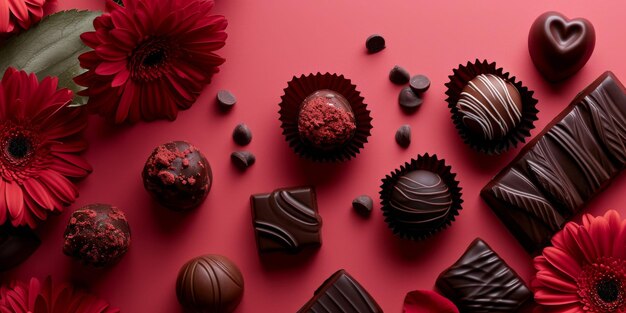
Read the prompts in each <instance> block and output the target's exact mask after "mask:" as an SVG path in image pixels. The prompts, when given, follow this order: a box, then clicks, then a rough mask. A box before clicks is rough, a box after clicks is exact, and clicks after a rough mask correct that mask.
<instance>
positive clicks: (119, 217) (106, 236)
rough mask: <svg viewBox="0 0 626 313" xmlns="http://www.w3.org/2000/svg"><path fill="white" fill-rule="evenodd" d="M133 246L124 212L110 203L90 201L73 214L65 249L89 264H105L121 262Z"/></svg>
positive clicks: (64, 250) (67, 253)
mask: <svg viewBox="0 0 626 313" xmlns="http://www.w3.org/2000/svg"><path fill="white" fill-rule="evenodd" d="M129 245H130V227H129V226H128V222H127V221H126V216H124V212H122V211H121V210H120V209H118V208H117V207H114V206H111V205H108V204H90V205H87V206H85V207H82V208H80V209H78V210H76V211H74V213H72V216H71V217H70V221H69V224H68V225H67V228H66V229H65V242H64V244H63V252H64V253H65V254H66V255H69V256H71V257H75V258H77V259H80V260H81V261H83V263H85V264H91V265H94V266H105V265H109V264H112V263H115V262H116V261H118V260H119V259H120V258H121V257H122V256H123V255H124V253H126V251H127V250H128V246H129Z"/></svg>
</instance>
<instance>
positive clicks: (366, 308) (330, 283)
mask: <svg viewBox="0 0 626 313" xmlns="http://www.w3.org/2000/svg"><path fill="white" fill-rule="evenodd" d="M369 312H371V313H382V312H383V310H382V309H381V308H380V306H379V305H378V303H376V301H375V300H374V298H372V296H371V295H370V294H369V293H368V292H367V291H366V290H365V289H364V288H363V286H361V284H359V283H358V282H357V281H356V280H355V279H354V278H353V277H352V276H350V274H348V272H346V271H345V270H343V269H341V270H339V271H337V272H335V273H334V274H333V275H332V276H330V278H328V279H327V280H326V281H324V283H322V285H321V286H320V287H319V288H317V290H315V293H314V295H313V298H311V300H309V302H307V303H306V304H305V305H304V306H303V307H302V308H301V309H300V310H298V312H297V313H369Z"/></svg>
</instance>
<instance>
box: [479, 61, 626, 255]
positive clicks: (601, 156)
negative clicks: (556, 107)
mask: <svg viewBox="0 0 626 313" xmlns="http://www.w3.org/2000/svg"><path fill="white" fill-rule="evenodd" d="M625 164H626V89H624V86H623V85H622V84H621V83H620V81H619V80H618V79H617V78H616V77H615V75H614V74H613V73H611V72H605V73H604V74H602V75H601V76H600V77H599V78H598V79H596V80H595V81H594V82H593V83H592V84H591V85H589V86H588V87H587V88H585V89H584V90H583V91H582V92H580V93H579V94H578V95H577V96H576V98H574V100H573V101H572V103H571V104H570V105H569V106H568V107H567V108H566V109H565V110H563V112H561V113H560V114H559V115H558V116H557V117H556V118H554V120H552V122H550V124H548V126H546V128H545V129H544V130H543V131H542V132H541V133H540V134H538V135H537V136H536V137H535V138H534V139H533V140H532V141H530V142H529V143H528V145H526V146H525V147H524V148H523V149H522V151H521V152H520V153H519V155H518V156H517V157H516V158H515V159H514V160H513V161H512V162H511V163H510V164H509V165H508V166H507V167H506V168H504V169H503V170H502V171H501V172H500V173H499V174H498V175H497V176H496V177H495V178H494V179H492V180H491V181H490V182H489V183H488V184H487V186H485V187H484V188H483V190H482V191H481V196H482V198H483V199H484V200H485V201H486V202H487V204H489V206H491V208H492V209H493V211H494V212H495V213H496V215H497V216H498V217H499V218H500V219H501V220H502V222H504V224H505V225H506V226H507V227H508V228H509V230H510V231H511V232H512V233H513V234H514V235H515V236H516V237H517V239H518V240H519V241H520V242H521V244H522V245H523V246H524V248H525V249H526V250H527V251H528V252H529V253H536V252H540V250H541V249H542V248H543V247H544V246H545V245H547V244H548V243H549V242H550V239H551V238H552V236H553V235H554V234H555V233H556V232H557V231H559V230H560V229H561V228H562V227H563V225H564V224H565V222H567V221H568V220H569V219H570V218H571V217H573V216H574V215H575V214H577V213H578V212H580V210H581V209H582V208H583V207H584V206H585V205H586V203H587V202H588V201H589V200H590V199H591V198H593V197H594V196H595V195H597V194H598V193H600V192H601V191H602V190H603V189H604V188H606V186H607V185H608V184H609V183H610V182H611V181H612V179H613V178H614V177H615V176H617V175H618V174H619V173H620V172H621V171H622V170H623V168H624V165H625Z"/></svg>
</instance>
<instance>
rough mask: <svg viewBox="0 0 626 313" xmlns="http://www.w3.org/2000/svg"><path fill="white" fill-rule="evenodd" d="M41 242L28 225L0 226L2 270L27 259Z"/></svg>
mask: <svg viewBox="0 0 626 313" xmlns="http://www.w3.org/2000/svg"><path fill="white" fill-rule="evenodd" d="M40 244H41V241H40V240H39V237H37V235H36V234H35V233H34V232H33V231H32V230H31V229H30V228H28V227H13V226H11V225H10V224H5V225H3V226H0V271H1V272H4V271H7V270H9V269H11V268H14V267H16V266H17V265H19V264H20V263H22V262H24V261H26V259H28V257H30V256H31V254H33V253H34V252H35V251H36V250H37V248H39V245H40Z"/></svg>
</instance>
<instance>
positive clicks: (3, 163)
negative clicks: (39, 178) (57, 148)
mask: <svg viewBox="0 0 626 313" xmlns="http://www.w3.org/2000/svg"><path fill="white" fill-rule="evenodd" d="M40 139H41V138H40V137H39V135H38V133H37V132H36V131H34V130H31V129H29V128H28V127H25V126H23V125H15V124H12V123H10V122H5V123H4V125H0V174H2V177H4V178H5V179H6V180H9V181H17V182H20V181H21V180H23V179H24V178H26V177H30V176H31V175H29V173H31V172H32V171H36V169H37V168H38V167H39V165H40V163H41V161H42V159H43V158H41V154H42V153H43V152H42V151H41V149H39V148H40V146H41V140H40Z"/></svg>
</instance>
